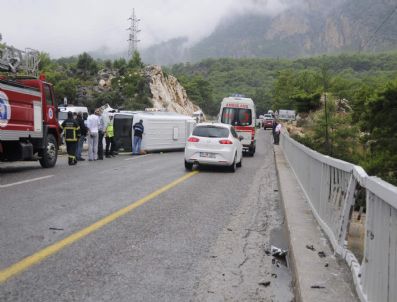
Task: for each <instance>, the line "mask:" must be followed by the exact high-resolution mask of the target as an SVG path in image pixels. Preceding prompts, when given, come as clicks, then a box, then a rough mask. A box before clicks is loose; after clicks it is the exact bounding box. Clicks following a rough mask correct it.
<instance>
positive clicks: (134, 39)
mask: <svg viewBox="0 0 397 302" xmlns="http://www.w3.org/2000/svg"><path fill="white" fill-rule="evenodd" d="M128 20H130V22H131V24H130V27H129V28H127V30H128V31H129V35H128V40H127V41H128V43H129V46H128V58H129V59H131V58H132V56H133V54H134V52H135V51H137V50H138V42H140V40H138V33H139V32H140V30H139V29H138V23H139V21H141V19H138V18H137V17H136V16H135V8H134V9H133V10H132V15H131V17H130V18H128Z"/></svg>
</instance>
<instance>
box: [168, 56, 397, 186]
mask: <svg viewBox="0 0 397 302" xmlns="http://www.w3.org/2000/svg"><path fill="white" fill-rule="evenodd" d="M169 72H171V73H173V74H175V75H176V76H177V77H178V79H179V80H180V82H181V83H182V85H183V86H184V87H185V88H186V91H187V93H188V95H189V97H190V99H191V100H192V101H193V102H195V103H196V104H197V105H199V106H200V107H201V108H203V110H204V111H205V112H206V113H209V114H211V115H216V114H217V113H218V110H219V105H220V102H221V100H222V98H223V97H225V96H229V95H231V94H233V93H241V94H245V95H247V96H249V97H252V98H253V100H254V101H255V104H256V106H257V113H258V114H262V113H264V112H267V110H268V109H273V110H278V109H295V110H296V111H297V112H298V113H299V115H300V117H301V119H300V120H299V122H298V124H297V128H296V129H295V130H296V131H295V133H291V135H294V136H295V138H296V139H298V140H299V141H301V142H302V143H304V144H305V145H307V146H309V147H311V148H312V149H315V150H318V151H319V152H321V153H324V154H329V155H331V156H333V157H336V158H340V159H344V160H347V161H349V162H353V163H357V164H359V165H361V166H363V167H364V168H365V169H366V171H367V172H368V173H369V174H372V175H378V176H380V177H382V178H383V179H385V180H387V181H389V182H392V183H394V184H397V143H396V142H397V123H396V122H395V121H396V119H397V80H396V79H397V53H383V54H376V55H371V54H351V55H344V54H341V55H336V56H318V57H311V58H301V59H295V60H287V59H270V58H268V59H263V58H262V59H259V58H250V59H231V58H223V59H207V60H204V61H202V62H199V63H196V64H190V63H186V64H176V65H173V66H172V68H171V69H170V70H169ZM325 98H326V102H327V104H328V106H327V108H328V109H327V111H325V107H324V103H325ZM325 115H327V117H328V118H327V119H325ZM325 120H327V121H328V124H326V123H325ZM326 128H328V133H329V141H326V140H325V137H326V136H325V129H326Z"/></svg>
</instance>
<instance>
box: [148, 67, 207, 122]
mask: <svg viewBox="0 0 397 302" xmlns="http://www.w3.org/2000/svg"><path fill="white" fill-rule="evenodd" d="M145 77H146V78H147V80H148V83H149V87H150V91H151V94H152V99H151V101H152V104H153V108H156V109H165V110H166V111H168V112H177V113H181V114H186V115H192V114H193V112H195V111H198V110H201V109H200V107H198V106H196V105H194V104H193V103H192V101H191V100H189V98H188V96H187V94H186V90H185V88H183V86H182V85H181V84H180V83H179V82H178V80H177V78H175V77H174V76H172V75H165V74H164V72H163V70H162V69H161V67H160V66H158V65H149V66H147V67H145Z"/></svg>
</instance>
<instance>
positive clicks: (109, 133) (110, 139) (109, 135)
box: [105, 116, 116, 158]
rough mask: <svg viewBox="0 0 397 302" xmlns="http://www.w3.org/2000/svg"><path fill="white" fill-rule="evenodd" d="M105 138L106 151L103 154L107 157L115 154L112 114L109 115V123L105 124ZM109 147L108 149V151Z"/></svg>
mask: <svg viewBox="0 0 397 302" xmlns="http://www.w3.org/2000/svg"><path fill="white" fill-rule="evenodd" d="M105 140H106V149H105V150H106V151H105V155H106V157H107V158H109V157H111V156H114V155H115V149H116V148H115V145H114V130H113V116H109V123H108V125H107V126H106V131H105ZM109 147H110V151H109Z"/></svg>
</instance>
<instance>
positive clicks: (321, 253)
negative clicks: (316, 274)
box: [318, 251, 327, 258]
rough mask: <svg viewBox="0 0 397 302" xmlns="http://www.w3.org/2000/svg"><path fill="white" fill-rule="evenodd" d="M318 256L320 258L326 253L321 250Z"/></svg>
mask: <svg viewBox="0 0 397 302" xmlns="http://www.w3.org/2000/svg"><path fill="white" fill-rule="evenodd" d="M318 256H319V257H320V258H325V257H327V255H326V254H325V253H324V252H323V251H320V252H318Z"/></svg>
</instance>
